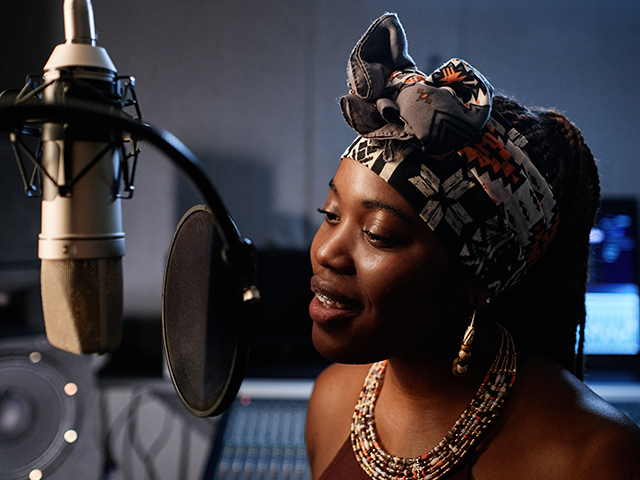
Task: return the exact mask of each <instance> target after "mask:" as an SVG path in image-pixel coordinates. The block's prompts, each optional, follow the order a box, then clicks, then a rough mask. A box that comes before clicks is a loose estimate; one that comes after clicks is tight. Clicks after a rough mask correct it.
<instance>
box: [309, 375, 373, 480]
mask: <svg viewBox="0 0 640 480" xmlns="http://www.w3.org/2000/svg"><path fill="white" fill-rule="evenodd" d="M368 370H369V365H342V364H334V365H331V366H330V367H328V368H327V369H326V370H324V371H323V372H322V373H321V374H320V375H319V376H318V378H317V379H316V382H315V384H314V388H313V393H312V394H311V398H310V399H309V409H308V412H307V428H306V440H307V452H308V457H309V464H310V465H311V471H312V475H313V477H314V478H317V477H318V476H319V475H320V474H321V473H322V472H323V471H324V470H325V468H326V467H327V466H328V465H329V463H330V462H331V460H332V459H333V457H334V456H335V454H336V453H337V452H338V450H340V447H341V446H342V444H343V443H344V442H345V440H346V439H347V438H348V436H349V432H350V425H351V415H352V413H353V408H354V406H355V404H356V402H357V401H358V396H359V394H360V391H361V390H362V385H363V382H364V379H365V376H366V374H367V372H368Z"/></svg>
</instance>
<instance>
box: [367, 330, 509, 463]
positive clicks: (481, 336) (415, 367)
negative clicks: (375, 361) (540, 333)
mask: <svg viewBox="0 0 640 480" xmlns="http://www.w3.org/2000/svg"><path fill="white" fill-rule="evenodd" d="M500 339H501V335H500V332H499V330H498V327H497V326H496V325H495V324H484V325H479V326H477V329H476V336H475V339H474V341H473V349H472V356H471V359H470V361H469V369H468V372H467V374H466V375H464V376H462V377H456V376H454V375H453V373H452V371H451V368H452V364H453V360H454V358H455V357H456V355H457V354H458V350H457V349H453V350H452V351H451V352H450V353H449V355H446V353H445V352H444V351H443V350H447V349H444V348H441V347H434V348H433V349H432V350H430V351H425V352H424V353H423V354H415V353H414V354H413V355H412V356H409V355H408V354H407V355H406V356H403V357H396V358H391V359H389V360H388V362H387V368H386V373H385V378H384V383H383V387H382V390H381V392H380V395H379V397H378V401H377V404H376V406H375V418H376V420H375V421H376V430H377V432H378V435H379V441H380V443H381V444H382V445H384V447H383V448H385V449H386V450H387V451H388V452H389V453H391V454H396V455H399V456H405V457H408V456H417V455H421V454H423V453H425V452H427V451H429V450H430V449H431V448H433V447H434V446H435V445H436V444H437V443H439V442H440V440H441V439H442V438H443V437H444V436H445V435H446V433H447V432H448V431H449V430H450V429H451V427H452V426H453V424H454V423H455V422H456V420H457V419H458V418H459V416H460V415H461V414H462V412H463V411H464V409H465V408H466V406H467V405H468V404H469V402H470V401H471V399H472V398H473V396H474V394H475V393H476V391H477V390H478V388H479V387H480V385H481V384H482V382H483V380H484V377H485V375H486V373H487V371H488V370H489V368H490V367H491V364H492V363H493V361H494V359H495V357H496V355H497V354H498V351H499V349H500ZM445 343H448V342H445ZM458 347H459V345H458ZM425 348H426V347H425Z"/></svg>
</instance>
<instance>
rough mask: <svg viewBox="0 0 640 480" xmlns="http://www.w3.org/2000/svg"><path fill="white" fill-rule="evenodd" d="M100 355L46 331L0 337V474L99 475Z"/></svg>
mask: <svg viewBox="0 0 640 480" xmlns="http://www.w3.org/2000/svg"><path fill="white" fill-rule="evenodd" d="M94 370H95V358H94V357H90V356H78V355H73V354H70V353H67V352H64V351H62V350H58V349H56V348H54V347H52V346H51V345H50V344H49V343H48V342H47V340H46V339H45V338H44V337H40V336H38V337H25V338H17V339H9V340H0V480H27V479H29V480H40V479H42V480H62V479H65V480H69V479H86V480H96V479H98V478H99V477H100V473H101V469H102V452H101V448H100V440H99V435H100V432H99V427H100V421H99V419H100V413H99V409H98V407H97V390H96V386H95V378H94Z"/></svg>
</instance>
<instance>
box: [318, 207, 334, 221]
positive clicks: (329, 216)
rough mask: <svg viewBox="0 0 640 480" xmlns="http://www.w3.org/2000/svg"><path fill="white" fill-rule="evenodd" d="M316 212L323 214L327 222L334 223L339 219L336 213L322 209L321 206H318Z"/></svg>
mask: <svg viewBox="0 0 640 480" xmlns="http://www.w3.org/2000/svg"><path fill="white" fill-rule="evenodd" d="M318 212H319V213H321V214H322V215H324V217H325V220H326V221H327V222H329V223H335V222H337V221H338V220H339V217H338V215H336V214H335V213H332V212H329V211H327V210H323V209H322V208H319V209H318Z"/></svg>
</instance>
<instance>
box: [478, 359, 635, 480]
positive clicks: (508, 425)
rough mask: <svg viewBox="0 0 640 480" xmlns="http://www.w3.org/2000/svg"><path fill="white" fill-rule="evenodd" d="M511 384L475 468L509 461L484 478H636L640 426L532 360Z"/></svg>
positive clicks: (560, 371) (569, 378) (559, 373)
mask: <svg viewBox="0 0 640 480" xmlns="http://www.w3.org/2000/svg"><path fill="white" fill-rule="evenodd" d="M518 384H520V385H518ZM516 385H518V388H517V389H516V388H515V387H514V390H513V392H512V393H513V394H512V396H511V397H510V398H509V399H508V401H507V407H506V408H505V413H508V415H506V416H505V418H504V423H503V424H502V428H501V431H500V432H499V434H497V435H496V436H495V438H493V440H492V442H491V445H490V446H488V447H487V448H486V452H485V453H486V457H485V459H484V461H483V459H482V456H484V455H481V456H480V457H479V461H478V465H477V466H478V468H479V470H480V469H481V467H482V466H483V464H484V466H485V467H486V466H491V465H495V462H498V461H499V458H500V457H502V458H503V459H504V458H505V457H506V458H508V459H511V460H510V461H507V462H504V461H503V462H502V465H503V468H504V472H502V474H503V475H498V476H497V477H491V476H487V477H486V478H498V477H500V478H522V479H526V478H546V479H563V480H564V479H584V478H602V479H622V478H640V428H639V427H638V426H637V425H636V424H635V423H634V422H633V421H632V420H631V419H629V418H628V417H627V416H626V415H624V414H623V413H621V412H620V411H618V410H617V409H615V408H614V407H612V406H611V405H609V404H608V403H607V402H605V401H604V400H603V399H602V398H600V397H599V396H598V395H596V394H595V393H594V392H593V391H592V390H591V389H589V388H588V387H587V386H586V385H585V384H584V383H583V382H581V381H580V380H578V379H577V378H575V377H574V376H573V375H571V374H570V373H569V372H567V371H565V370H563V369H561V368H560V367H558V366H557V365H555V364H553V363H552V362H550V361H545V360H535V361H534V362H533V363H532V364H530V365H528V366H527V368H526V369H523V370H522V374H520V372H519V375H518V380H517V381H516ZM474 473H475V472H474ZM478 473H480V471H478ZM493 473H494V474H495V473H496V472H495V471H494V472H493ZM476 478H478V479H480V478H485V477H483V476H482V475H480V474H478V475H477V476H476Z"/></svg>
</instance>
